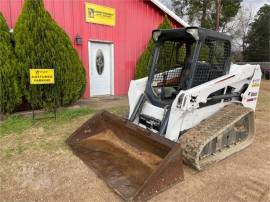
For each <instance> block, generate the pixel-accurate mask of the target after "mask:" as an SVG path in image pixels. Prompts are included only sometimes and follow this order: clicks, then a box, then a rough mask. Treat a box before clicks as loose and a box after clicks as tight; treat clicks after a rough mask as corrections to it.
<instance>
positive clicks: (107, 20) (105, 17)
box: [85, 2, 115, 26]
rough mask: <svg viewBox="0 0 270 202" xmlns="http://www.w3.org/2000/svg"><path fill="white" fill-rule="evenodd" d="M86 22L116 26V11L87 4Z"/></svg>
mask: <svg viewBox="0 0 270 202" xmlns="http://www.w3.org/2000/svg"><path fill="white" fill-rule="evenodd" d="M85 20H86V22H90V23H96V24H101V25H110V26H115V9H114V8H109V7H105V6H100V5H96V4H92V3H87V2H86V3H85Z"/></svg>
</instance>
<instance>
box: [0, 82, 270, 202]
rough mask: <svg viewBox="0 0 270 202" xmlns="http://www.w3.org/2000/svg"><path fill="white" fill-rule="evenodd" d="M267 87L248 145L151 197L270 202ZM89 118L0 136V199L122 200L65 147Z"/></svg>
mask: <svg viewBox="0 0 270 202" xmlns="http://www.w3.org/2000/svg"><path fill="white" fill-rule="evenodd" d="M269 86H270V82H269V81H264V82H263V83H262V86H261V92H260V99H259V102H258V108H257V112H256V128H257V130H256V136H255V140H254V142H253V144H252V145H251V146H249V147H248V148H247V149H245V150H243V151H241V152H239V153H237V154H235V155H233V156H231V157H229V158H227V159H225V160H223V161H221V162H219V163H217V164H215V165H213V166H210V167H209V168H207V169H206V170H205V171H203V172H197V171H195V170H193V169H191V168H189V167H187V166H185V167H184V171H185V180H184V181H183V182H181V183H178V184H177V185H175V186H173V187H171V188H170V189H168V190H167V191H164V192H162V193H161V194H159V195H157V196H156V197H154V198H152V200H151V201H169V202H171V201H188V202H190V201H207V202H208V201H238V202H241V201H252V202H255V201H264V202H267V201H270V191H269V190H270V189H269V188H270V177H269V176H270V135H269V134H270V125H269V119H270V111H269V110H270V94H269V93H270V92H269ZM88 118H89V116H85V117H80V118H78V119H76V120H73V121H71V122H68V123H66V124H64V125H61V126H59V127H58V128H54V129H49V128H48V129H44V128H31V129H29V130H26V131H24V132H23V133H22V134H21V135H16V134H14V135H9V136H7V137H4V138H1V139H0V160H1V163H0V198H1V201H27V202H28V201H91V202H92V201H98V202H101V201H104V202H105V201H106V202H107V201H122V199H120V198H119V197H118V196H117V195H116V194H115V193H114V192H113V191H112V190H111V189H110V188H108V186H107V185H106V184H105V183H104V182H103V181H102V180H100V179H99V178H98V177H97V176H96V175H95V174H94V172H93V171H92V170H91V169H89V168H88V167H87V166H86V165H85V164H84V163H83V162H82V161H81V160H79V158H77V157H76V156H75V155H73V154H72V152H71V151H70V150H69V148H68V147H66V146H65V142H64V141H65V140H66V138H67V137H68V136H69V135H70V134H71V133H72V132H73V131H74V130H75V129H76V128H77V127H78V126H80V125H81V124H82V123H83V122H84V121H85V120H87V119H88ZM19 146H20V147H21V149H18V148H20V147H19ZM11 149H14V151H13V150H12V151H11V155H10V156H7V155H6V154H7V153H8V152H7V151H10V150H11Z"/></svg>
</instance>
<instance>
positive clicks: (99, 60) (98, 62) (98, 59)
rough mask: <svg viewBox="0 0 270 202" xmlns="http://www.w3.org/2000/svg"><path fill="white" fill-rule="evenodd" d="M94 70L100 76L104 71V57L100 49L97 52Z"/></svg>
mask: <svg viewBox="0 0 270 202" xmlns="http://www.w3.org/2000/svg"><path fill="white" fill-rule="evenodd" d="M96 69H97V72H98V74H99V75H101V74H102V72H103V69H104V56H103V53H102V51H101V50H100V49H98V50H97V54H96Z"/></svg>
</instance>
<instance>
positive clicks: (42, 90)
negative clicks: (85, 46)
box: [14, 0, 86, 107]
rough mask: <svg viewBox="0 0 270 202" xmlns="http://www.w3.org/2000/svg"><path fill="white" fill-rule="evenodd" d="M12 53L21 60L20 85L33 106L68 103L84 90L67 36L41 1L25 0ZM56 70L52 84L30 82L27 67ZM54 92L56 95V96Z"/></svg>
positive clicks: (80, 68)
mask: <svg viewBox="0 0 270 202" xmlns="http://www.w3.org/2000/svg"><path fill="white" fill-rule="evenodd" d="M14 39H15V44H16V45H15V53H16V55H17V57H18V59H19V60H20V61H21V62H22V67H21V70H20V71H21V88H22V92H23V95H24V96H25V98H26V99H27V101H28V102H29V103H31V105H32V106H34V107H50V106H52V105H54V102H55V97H57V98H58V99H57V104H59V105H67V104H70V103H73V102H75V101H76V100H78V99H79V98H80V97H81V96H82V94H83V92H84V89H85V83H86V80H85V70H84V67H83V65H82V63H81V61H80V59H79V56H78V54H77V52H76V50H75V49H74V48H73V47H72V43H71V41H70V39H69V37H68V35H67V34H66V33H65V32H64V30H63V29H62V28H60V27H59V26H58V25H57V23H56V22H55V21H54V20H53V19H52V17H51V16H50V14H49V13H48V12H47V11H46V10H45V8H44V4H43V1H42V0H25V1H24V6H23V9H22V12H21V15H20V16H19V18H18V21H17V23H16V26H15V29H14ZM31 68H33V69H36V68H53V69H55V70H54V71H55V85H30V84H29V69H31ZM56 95H57V96H56Z"/></svg>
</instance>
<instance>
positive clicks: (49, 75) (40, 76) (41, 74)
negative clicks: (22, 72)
mask: <svg viewBox="0 0 270 202" xmlns="http://www.w3.org/2000/svg"><path fill="white" fill-rule="evenodd" d="M30 84H54V69H30Z"/></svg>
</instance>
